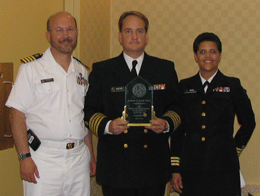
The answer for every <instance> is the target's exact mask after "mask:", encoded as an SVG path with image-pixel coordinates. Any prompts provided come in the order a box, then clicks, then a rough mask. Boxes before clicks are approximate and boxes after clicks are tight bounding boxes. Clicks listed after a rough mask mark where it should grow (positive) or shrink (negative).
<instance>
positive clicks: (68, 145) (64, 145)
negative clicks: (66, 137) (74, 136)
mask: <svg viewBox="0 0 260 196" xmlns="http://www.w3.org/2000/svg"><path fill="white" fill-rule="evenodd" d="M83 142H84V141H83V140H75V141H53V140H43V139H41V145H42V146H44V147H47V148H56V149H72V148H75V147H77V146H79V145H81V144H82V143H83Z"/></svg>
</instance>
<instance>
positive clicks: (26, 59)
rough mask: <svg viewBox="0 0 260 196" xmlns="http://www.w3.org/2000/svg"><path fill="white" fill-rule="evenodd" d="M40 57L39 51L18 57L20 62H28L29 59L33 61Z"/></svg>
mask: <svg viewBox="0 0 260 196" xmlns="http://www.w3.org/2000/svg"><path fill="white" fill-rule="evenodd" d="M41 57H42V54H41V53H37V54H34V55H32V56H28V57H25V58H22V59H20V60H21V62H22V63H29V62H31V61H34V60H36V59H39V58H41Z"/></svg>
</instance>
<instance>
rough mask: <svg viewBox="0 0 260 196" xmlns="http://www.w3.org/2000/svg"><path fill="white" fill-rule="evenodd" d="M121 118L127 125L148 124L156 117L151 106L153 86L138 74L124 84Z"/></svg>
mask: <svg viewBox="0 0 260 196" xmlns="http://www.w3.org/2000/svg"><path fill="white" fill-rule="evenodd" d="M122 119H123V120H127V121H128V122H129V123H128V125H127V126H150V125H151V123H150V120H152V119H156V117H155V112H154V108H153V86H152V85H151V84H149V83H148V82H147V81H146V80H145V79H143V78H142V77H140V76H138V77H136V78H135V79H134V80H132V81H131V82H130V83H128V84H127V85H126V86H125V107H124V111H123V116H122Z"/></svg>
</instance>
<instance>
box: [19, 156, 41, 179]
mask: <svg viewBox="0 0 260 196" xmlns="http://www.w3.org/2000/svg"><path fill="white" fill-rule="evenodd" d="M20 173H21V178H22V180H25V181H28V182H33V183H37V181H36V178H35V176H36V177H37V178H40V175H39V171H38V169H37V166H36V164H35V163H34V161H33V160H32V158H31V157H28V158H26V159H24V160H22V161H20Z"/></svg>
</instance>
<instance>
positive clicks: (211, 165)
mask: <svg viewBox="0 0 260 196" xmlns="http://www.w3.org/2000/svg"><path fill="white" fill-rule="evenodd" d="M193 50H194V57H195V60H196V62H197V63H198V65H199V68H200V71H199V73H198V74H196V75H195V76H193V77H191V78H188V79H184V80H181V82H180V95H181V100H182V103H183V107H184V117H183V122H184V123H183V124H182V125H181V126H180V127H179V128H178V130H176V132H174V133H173V137H172V140H171V151H172V158H171V159H172V160H171V161H172V170H173V179H172V185H173V188H174V189H175V190H176V191H177V192H179V193H182V194H181V195H183V196H194V195H199V196H239V195H241V190H240V179H239V178H240V176H239V160H238V156H239V155H240V153H241V152H242V150H243V149H244V147H245V146H246V144H247V143H248V141H249V139H250V137H251V135H252V133H253V130H254V128H255V118H254V113H253V110H252V106H251V103H250V100H249V98H248V96H247V94H246V90H245V89H243V87H242V86H241V84H240V81H239V79H238V78H234V77H227V76H225V75H223V74H222V73H221V72H220V70H218V64H219V62H220V59H221V52H222V46H221V41H220V39H219V38H218V37H217V36H216V35H215V34H213V33H202V34H200V35H199V36H198V37H197V38H196V39H195V41H194V44H193ZM235 115H236V116H237V120H238V122H239V124H240V128H239V130H238V131H237V133H236V135H235V137H233V133H234V118H235Z"/></svg>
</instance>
